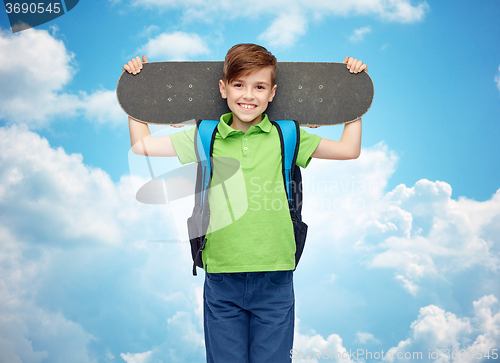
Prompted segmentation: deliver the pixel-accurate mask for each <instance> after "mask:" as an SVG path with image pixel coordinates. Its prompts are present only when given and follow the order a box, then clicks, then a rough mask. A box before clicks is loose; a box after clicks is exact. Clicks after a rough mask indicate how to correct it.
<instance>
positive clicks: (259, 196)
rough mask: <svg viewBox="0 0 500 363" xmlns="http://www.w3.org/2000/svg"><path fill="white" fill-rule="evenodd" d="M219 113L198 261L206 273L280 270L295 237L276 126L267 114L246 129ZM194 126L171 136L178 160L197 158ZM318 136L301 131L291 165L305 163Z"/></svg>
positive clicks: (291, 261) (291, 259) (287, 263)
mask: <svg viewBox="0 0 500 363" xmlns="http://www.w3.org/2000/svg"><path fill="white" fill-rule="evenodd" d="M231 123H232V114H231V113H228V114H225V115H222V116H221V122H219V124H218V126H217V134H216V136H215V141H214V148H213V154H212V155H213V157H214V176H213V180H212V187H211V189H210V194H209V203H210V225H209V230H208V233H207V244H206V246H205V249H204V250H203V254H202V257H203V263H204V266H205V270H206V271H207V272H253V271H281V270H293V269H294V268H295V239H294V234H293V226H292V222H291V219H290V212H289V210H288V202H287V198H286V192H285V189H284V187H283V175H282V163H281V144H280V138H279V134H278V130H277V129H276V128H275V127H274V126H273V125H272V124H271V122H270V121H269V119H268V117H267V115H265V114H263V115H262V122H260V123H259V124H258V125H253V126H251V127H250V128H249V129H248V131H247V132H246V133H245V132H243V131H240V130H235V129H233V128H232V127H231V126H230V125H231ZM194 132H195V128H192V129H190V130H186V131H183V132H179V133H175V134H172V135H171V136H170V137H171V140H172V143H173V145H174V148H175V150H176V152H177V155H178V157H179V161H180V162H181V163H182V164H185V163H189V162H196V161H197V160H196V153H195V150H194ZM320 140H321V137H319V136H317V135H314V134H309V133H308V132H306V131H304V130H302V129H300V145H299V151H298V155H297V162H296V164H297V165H299V166H301V167H304V168H305V167H306V166H307V165H308V164H309V162H310V160H311V155H312V153H313V152H314V150H315V149H316V147H317V146H318V144H319V142H320Z"/></svg>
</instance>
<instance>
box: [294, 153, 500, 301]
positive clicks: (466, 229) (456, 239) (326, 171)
mask: <svg viewBox="0 0 500 363" xmlns="http://www.w3.org/2000/svg"><path fill="white" fill-rule="evenodd" d="M396 162H397V157H396V156H395V155H394V154H393V153H391V152H390V151H389V150H388V149H387V146H385V145H383V144H379V145H377V146H375V147H373V148H369V149H363V151H362V154H361V157H360V158H359V159H357V160H353V161H347V162H329V161H322V160H313V161H312V162H311V165H310V166H309V167H308V169H307V171H306V172H304V173H303V179H304V189H305V192H304V209H303V219H304V220H305V221H306V222H307V223H308V224H309V236H308V244H307V253H306V254H305V255H304V257H303V260H304V261H313V260H314V261H315V264H319V265H322V264H328V262H327V260H328V258H329V256H332V255H335V254H338V253H339V251H340V250H341V251H342V253H343V254H346V255H348V256H351V255H352V256H353V257H354V255H357V254H359V253H362V256H363V258H362V260H363V261H364V262H363V263H364V264H366V266H367V267H371V268H384V269H392V270H394V272H395V275H394V276H395V280H396V281H399V282H400V283H401V286H402V287H403V288H404V289H405V290H407V291H408V292H409V293H410V294H412V295H413V296H416V295H417V294H418V293H419V291H421V289H420V286H421V285H423V284H425V281H428V280H427V279H435V278H440V279H447V278H450V277H451V276H454V275H455V274H456V273H458V272H461V271H465V270H468V269H474V268H482V269H486V270H489V271H492V272H495V271H498V269H499V267H500V258H499V250H498V242H499V239H498V236H499V235H500V234H499V228H500V225H499V221H500V190H499V191H498V192H497V193H496V194H495V195H493V196H492V198H491V199H490V200H487V201H484V202H476V201H473V200H469V199H467V198H464V197H460V198H458V200H455V199H452V197H451V186H450V185H449V184H447V183H445V182H441V181H435V182H432V181H429V180H425V179H422V180H420V181H418V182H417V183H416V184H415V185H414V186H413V187H407V186H405V185H399V186H397V187H396V188H395V189H394V190H392V191H390V192H385V191H384V188H385V187H386V185H387V180H388V178H389V177H390V176H391V174H392V172H393V171H394V170H395V165H396ZM321 261H323V262H321ZM301 263H302V262H301ZM325 273H326V272H325ZM329 273H330V274H331V271H330V272H329ZM336 273H337V274H338V272H336Z"/></svg>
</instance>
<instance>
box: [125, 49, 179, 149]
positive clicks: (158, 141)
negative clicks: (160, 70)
mask: <svg viewBox="0 0 500 363" xmlns="http://www.w3.org/2000/svg"><path fill="white" fill-rule="evenodd" d="M142 57H143V59H142V61H143V62H144V63H146V62H147V61H148V60H147V58H146V56H145V55H144V56H142ZM141 69H142V62H141V58H139V57H136V58H134V59H132V60H131V61H129V62H128V63H127V64H125V65H124V66H123V69H122V71H123V72H125V71H127V72H129V73H132V74H137V73H139V72H140V71H141ZM128 127H129V131H130V144H131V146H132V152H133V153H134V154H137V155H146V156H177V152H176V151H175V148H174V145H173V144H172V140H171V139H170V136H168V135H167V136H162V137H153V136H151V132H150V131H149V126H148V124H147V123H145V122H141V121H138V120H136V119H134V118H132V117H130V116H129V118H128Z"/></svg>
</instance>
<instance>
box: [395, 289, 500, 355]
mask: <svg viewBox="0 0 500 363" xmlns="http://www.w3.org/2000/svg"><path fill="white" fill-rule="evenodd" d="M473 305H474V317H472V318H468V317H463V318H459V317H457V316H456V315H455V314H453V313H450V312H446V311H444V310H443V309H441V308H439V307H437V306H435V305H429V306H426V307H423V308H421V309H420V314H419V316H418V319H417V320H416V321H414V322H413V323H412V324H411V330H410V333H409V338H408V339H406V340H403V341H401V342H399V344H398V345H397V347H393V348H391V349H390V350H389V352H390V353H391V354H392V357H393V358H394V359H395V358H396V357H398V354H399V356H400V357H403V358H404V357H405V354H406V356H407V358H409V357H412V356H413V354H414V353H419V352H420V353H422V358H423V359H424V360H428V361H433V362H473V361H474V362H487V361H489V360H488V358H485V357H484V355H485V354H486V353H489V354H490V355H491V353H492V349H495V348H497V347H498V345H499V344H500V312H499V309H498V300H497V299H496V297H494V296H493V295H488V296H484V297H482V298H481V299H479V300H478V301H474V304H473ZM389 352H388V353H389ZM497 353H498V350H497ZM430 354H431V356H429V355H430ZM476 354H480V355H481V356H482V357H477V356H476ZM471 357H472V358H471ZM388 360H390V359H388ZM398 360H402V361H415V360H416V359H398Z"/></svg>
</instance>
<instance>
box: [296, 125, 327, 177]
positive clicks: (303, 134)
mask: <svg viewBox="0 0 500 363" xmlns="http://www.w3.org/2000/svg"><path fill="white" fill-rule="evenodd" d="M320 141H321V137H320V136H318V135H315V134H310V133H308V132H307V131H305V130H303V129H302V128H300V144H299V152H298V154H297V161H296V162H295V163H296V164H297V165H298V166H301V167H303V168H305V167H307V165H309V162H310V161H311V155H312V153H313V152H314V150H316V148H317V147H318V145H319V142H320Z"/></svg>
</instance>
